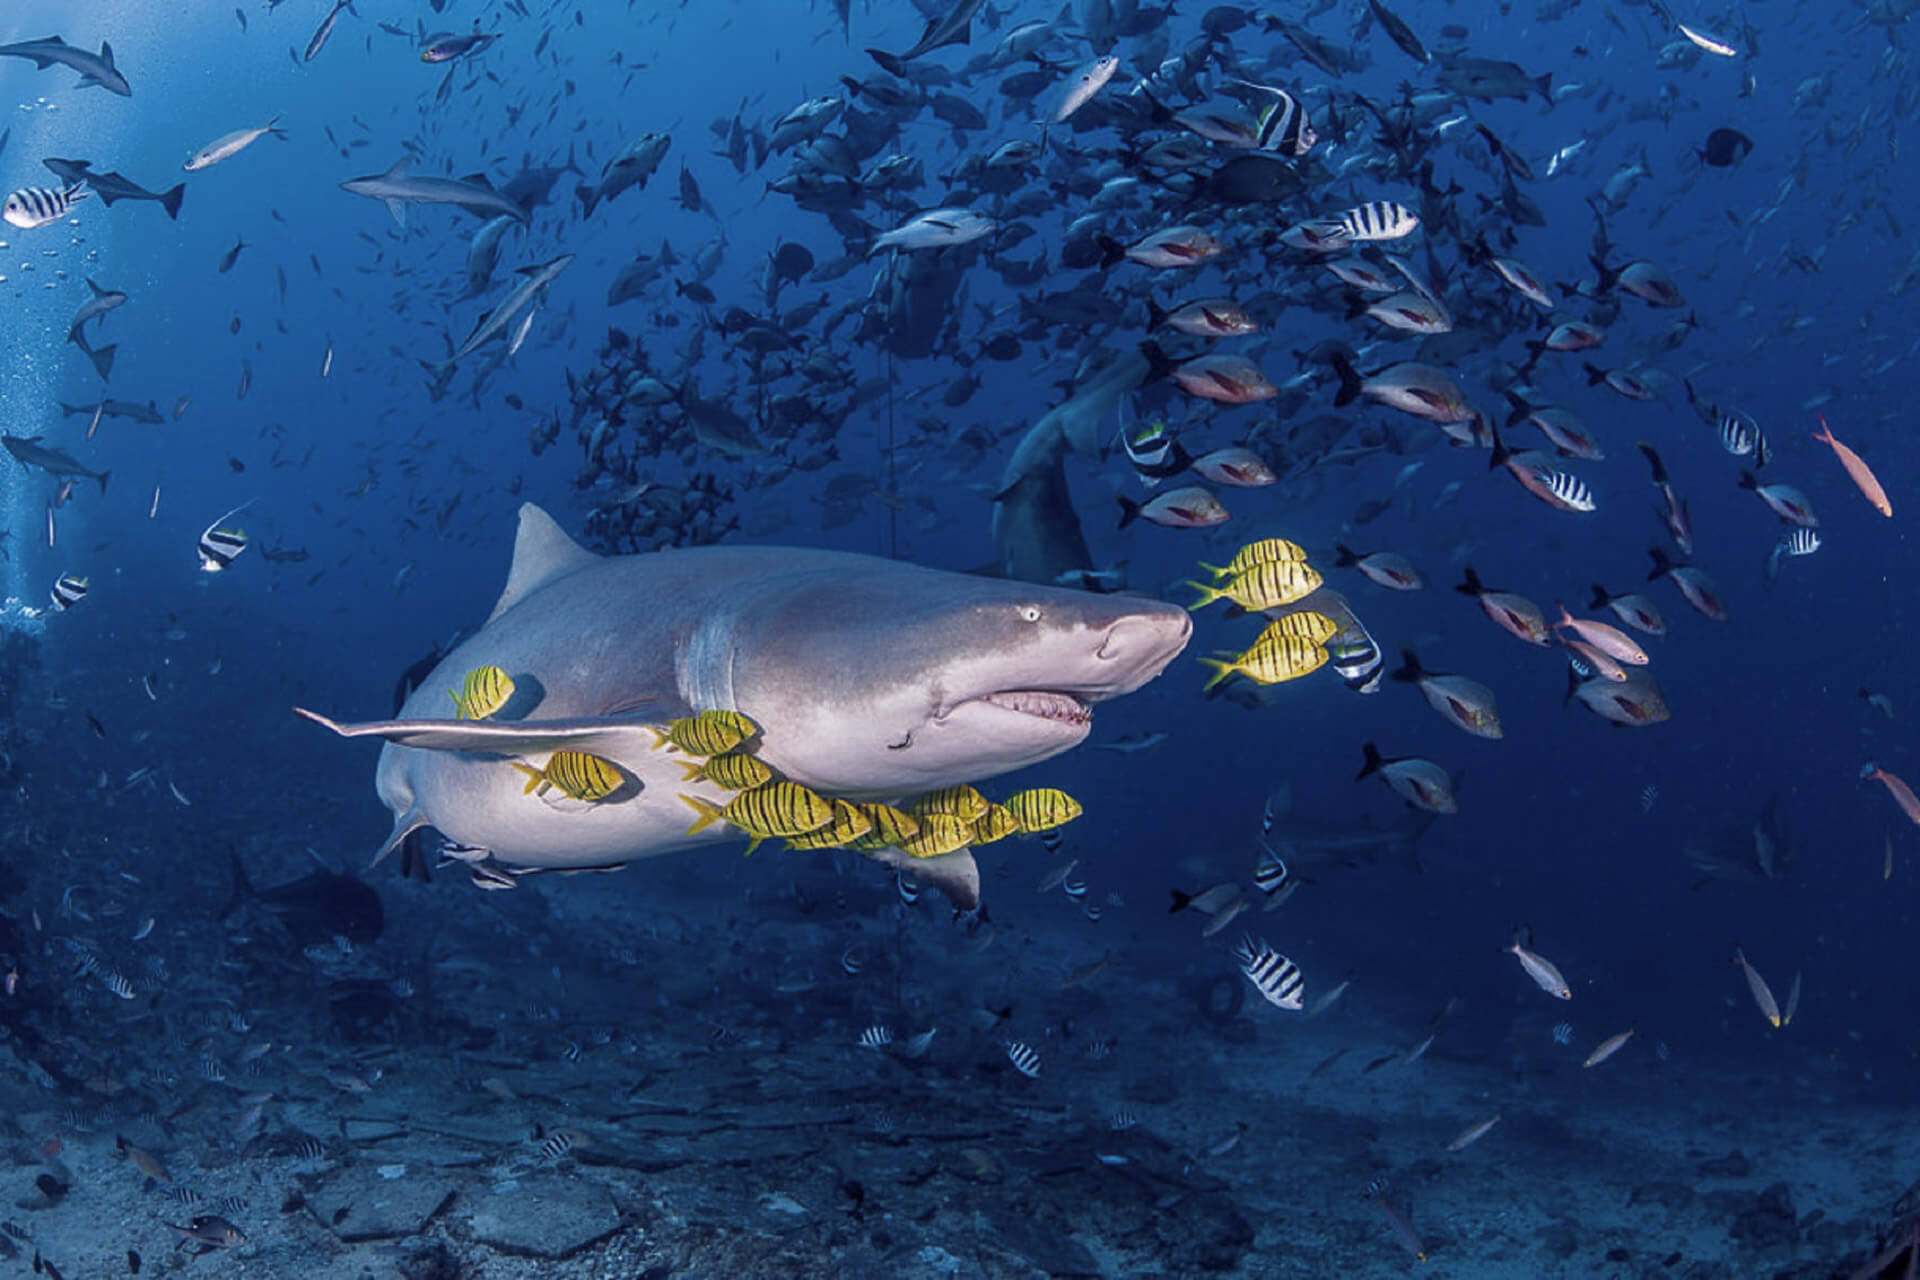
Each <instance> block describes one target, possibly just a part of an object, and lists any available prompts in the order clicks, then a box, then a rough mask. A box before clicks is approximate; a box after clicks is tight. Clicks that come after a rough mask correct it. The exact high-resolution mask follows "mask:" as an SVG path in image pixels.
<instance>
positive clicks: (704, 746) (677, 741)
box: [653, 711, 760, 756]
mask: <svg viewBox="0 0 1920 1280" xmlns="http://www.w3.org/2000/svg"><path fill="white" fill-rule="evenodd" d="M759 732H760V726H759V725H757V724H755V723H754V722H753V721H752V720H750V719H748V718H747V717H746V716H743V715H741V714H740V713H739V712H738V711H702V712H700V713H699V714H698V715H691V716H683V717H681V718H680V719H678V720H674V721H671V722H669V723H668V725H667V727H666V728H664V729H659V728H656V729H654V730H653V736H654V743H653V749H654V750H655V751H658V750H659V749H660V748H661V747H664V746H667V745H668V744H672V745H673V746H676V747H678V748H680V750H682V751H684V752H686V753H687V754H688V755H690V756H717V755H724V754H725V753H726V752H729V751H731V750H733V749H734V748H735V747H737V746H739V745H740V744H741V743H743V742H745V741H746V740H747V739H749V738H751V737H753V736H754V735H755V734H757V733H759Z"/></svg>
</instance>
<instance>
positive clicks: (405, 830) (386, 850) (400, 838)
mask: <svg viewBox="0 0 1920 1280" xmlns="http://www.w3.org/2000/svg"><path fill="white" fill-rule="evenodd" d="M432 825H433V824H432V823H431V822H429V821H428V820H427V815H426V814H424V813H421V812H420V811H419V810H418V809H415V808H413V807H411V806H409V807H408V808H407V810H406V811H405V812H403V813H397V814H395V815H394V817H393V833H392V834H391V835H389V836H388V837H387V842H386V843H385V844H383V845H381V846H380V849H379V852H377V853H375V854H374V855H373V861H372V862H369V863H368V864H367V865H368V866H369V867H377V866H379V865H380V863H381V860H382V859H384V858H385V857H386V856H387V855H388V854H390V853H392V852H393V851H394V850H395V849H398V848H399V847H400V846H401V845H402V844H403V843H405V841H406V838H407V837H408V836H410V835H412V834H413V833H414V832H416V831H418V830H419V829H420V828H422V827H427V826H432ZM409 870H411V868H409Z"/></svg>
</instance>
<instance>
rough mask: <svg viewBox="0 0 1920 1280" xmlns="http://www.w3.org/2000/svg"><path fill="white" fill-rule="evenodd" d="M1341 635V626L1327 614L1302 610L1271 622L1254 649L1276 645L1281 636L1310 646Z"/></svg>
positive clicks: (1254, 644)
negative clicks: (1289, 637) (1265, 645)
mask: <svg viewBox="0 0 1920 1280" xmlns="http://www.w3.org/2000/svg"><path fill="white" fill-rule="evenodd" d="M1339 634H1340V624H1339V623H1337V622H1335V621H1334V620H1333V619H1332V618H1329V617H1328V616H1327V615H1326V614H1324V613H1315V612H1314V611H1313V610H1311V609H1301V610H1299V611H1298V612H1295V613H1289V614H1287V615H1286V616H1285V617H1281V618H1275V619H1274V620H1273V621H1272V622H1269V623H1268V624H1267V629H1266V630H1265V631H1262V632H1261V633H1260V638H1259V639H1258V640H1255V641H1254V642H1253V646H1252V647H1253V648H1256V649H1257V648H1259V647H1260V646H1261V645H1262V644H1275V643H1277V642H1278V638H1279V637H1280V636H1293V637H1295V638H1297V639H1300V640H1305V641H1306V642H1307V643H1308V644H1325V643H1326V642H1327V641H1329V640H1331V639H1333V638H1334V637H1335V636H1337V635H1339Z"/></svg>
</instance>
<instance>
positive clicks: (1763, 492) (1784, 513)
mask: <svg viewBox="0 0 1920 1280" xmlns="http://www.w3.org/2000/svg"><path fill="white" fill-rule="evenodd" d="M1740 487H1741V488H1742V489H1746V490H1748V491H1749V492H1751V493H1754V494H1756V495H1758V497H1759V499H1760V501H1762V502H1764V503H1766V504H1767V506H1768V508H1769V509H1771V510H1772V512H1773V514H1775V515H1777V516H1779V517H1780V518H1781V519H1782V520H1783V521H1785V522H1786V523H1788V524H1794V525H1799V526H1800V527H1801V528H1802V529H1818V528H1819V527H1820V517H1819V516H1817V515H1815V514H1813V504H1812V503H1811V502H1808V501H1807V495H1806V494H1804V493H1802V492H1800V491H1799V490H1798V489H1796V488H1794V487H1793V486H1792V485H1790V484H1761V483H1760V478H1759V477H1758V476H1756V475H1754V474H1753V472H1751V471H1742V472H1741V473H1740Z"/></svg>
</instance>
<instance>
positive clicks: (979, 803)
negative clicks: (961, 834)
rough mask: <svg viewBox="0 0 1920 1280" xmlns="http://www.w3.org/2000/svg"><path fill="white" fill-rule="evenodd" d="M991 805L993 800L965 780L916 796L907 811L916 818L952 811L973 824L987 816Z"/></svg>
mask: <svg viewBox="0 0 1920 1280" xmlns="http://www.w3.org/2000/svg"><path fill="white" fill-rule="evenodd" d="M991 807H992V802H990V801H989V800H988V799H987V798H986V797H985V796H983V795H981V794H980V793H979V792H978V791H976V790H974V789H973V788H972V787H970V786H968V785H967V784H966V783H964V782H963V783H960V784H959V785H958V786H952V787H942V788H940V789H939V790H938V791H929V792H927V793H926V794H925V795H923V796H915V797H914V798H913V800H912V801H910V802H909V803H908V805H907V812H908V813H911V814H912V815H913V816H914V817H916V818H921V817H925V816H926V815H927V814H929V813H950V814H952V815H953V816H954V817H956V818H959V819H960V820H961V821H963V822H965V823H967V824H968V825H969V826H971V825H972V824H973V823H975V822H977V821H979V820H980V819H981V818H983V817H985V816H986V814H987V810H988V809H989V808H991Z"/></svg>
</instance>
